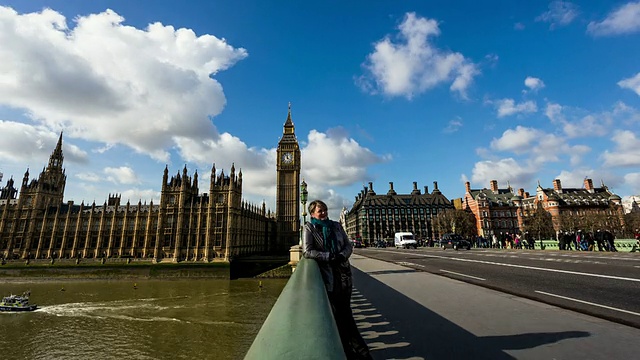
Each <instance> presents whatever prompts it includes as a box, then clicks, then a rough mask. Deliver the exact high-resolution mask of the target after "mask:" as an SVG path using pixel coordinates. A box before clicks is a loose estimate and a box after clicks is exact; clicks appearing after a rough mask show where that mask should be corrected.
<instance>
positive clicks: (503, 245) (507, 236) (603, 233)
mask: <svg viewBox="0 0 640 360" xmlns="http://www.w3.org/2000/svg"><path fill="white" fill-rule="evenodd" d="M634 236H635V239H636V248H637V249H638V250H639V251H640V230H636V231H635V235H634ZM557 240H558V248H559V249H560V250H577V251H594V250H595V249H596V247H597V249H598V251H618V250H617V249H616V246H615V236H614V235H613V234H612V233H611V232H610V231H609V230H600V229H599V230H597V231H595V232H583V231H582V230H577V231H562V230H560V231H559V232H558V237H557ZM473 245H474V246H475V247H479V248H494V249H534V248H535V239H534V238H533V236H532V234H530V233H529V232H528V231H526V232H524V233H523V234H519V233H509V232H504V233H503V232H501V233H499V234H493V235H491V237H490V238H489V239H487V238H485V237H483V236H478V237H476V239H475V243H474V244H473Z"/></svg>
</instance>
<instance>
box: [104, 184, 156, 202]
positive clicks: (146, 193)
mask: <svg viewBox="0 0 640 360" xmlns="http://www.w3.org/2000/svg"><path fill="white" fill-rule="evenodd" d="M114 193H116V192H114ZM118 193H119V194H120V199H121V205H124V204H126V203H127V201H128V202H130V203H131V205H138V201H140V202H141V203H142V204H143V205H144V204H145V203H146V204H147V205H149V204H150V202H151V201H153V203H154V204H156V205H157V204H159V203H160V192H159V191H155V190H151V189H137V188H133V189H128V190H125V191H122V192H118Z"/></svg>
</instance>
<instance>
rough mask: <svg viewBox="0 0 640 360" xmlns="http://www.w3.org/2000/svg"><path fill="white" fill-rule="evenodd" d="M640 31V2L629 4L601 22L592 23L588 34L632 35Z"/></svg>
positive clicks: (614, 11)
mask: <svg viewBox="0 0 640 360" xmlns="http://www.w3.org/2000/svg"><path fill="white" fill-rule="evenodd" d="M638 31H640V1H635V2H629V3H627V4H624V5H622V6H620V7H619V8H617V9H615V10H613V11H612V12H611V13H609V15H607V17H606V18H605V19H604V20H602V21H600V22H595V21H592V22H590V23H589V25H588V26H587V32H588V33H590V34H592V35H594V36H607V35H620V34H631V33H634V32H638Z"/></svg>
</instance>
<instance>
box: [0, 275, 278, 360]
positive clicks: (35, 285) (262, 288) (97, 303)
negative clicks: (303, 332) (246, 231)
mask: <svg viewBox="0 0 640 360" xmlns="http://www.w3.org/2000/svg"><path fill="white" fill-rule="evenodd" d="M286 282H287V279H262V280H258V279H239V280H232V281H229V280H220V279H202V280H114V281H107V280H96V281H94V280H91V281H78V280H74V281H67V282H64V281H58V280H55V281H48V282H42V281H36V282H25V283H17V282H9V283H2V282H0V295H2V296H7V295H9V294H11V293H13V294H21V293H22V292H23V291H26V290H30V291H31V303H35V304H38V306H39V309H38V310H36V311H34V312H27V313H0V329H1V330H0V333H1V335H0V358H1V359H4V360H9V359H21V360H22V359H121V358H129V359H194V358H197V359H242V358H243V357H244V354H245V353H246V352H247V350H248V349H249V347H250V346H251V343H252V342H253V338H254V337H255V336H256V334H257V333H258V331H259V330H260V326H261V325H262V323H263V322H264V319H266V317H267V315H268V314H269V311H270V310H271V308H272V307H273V304H274V303H275V301H276V299H277V298H278V296H279V295H280V292H281V291H282V289H283V288H284V286H285V284H286Z"/></svg>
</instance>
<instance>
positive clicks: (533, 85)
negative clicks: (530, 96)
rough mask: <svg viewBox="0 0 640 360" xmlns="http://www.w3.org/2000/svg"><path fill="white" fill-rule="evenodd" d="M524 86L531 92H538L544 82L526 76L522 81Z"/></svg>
mask: <svg viewBox="0 0 640 360" xmlns="http://www.w3.org/2000/svg"><path fill="white" fill-rule="evenodd" d="M524 85H525V86H526V87H528V88H529V89H531V90H532V91H538V90H540V89H542V88H544V82H543V81H542V80H540V79H538V78H535V77H532V76H527V78H526V79H524Z"/></svg>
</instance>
